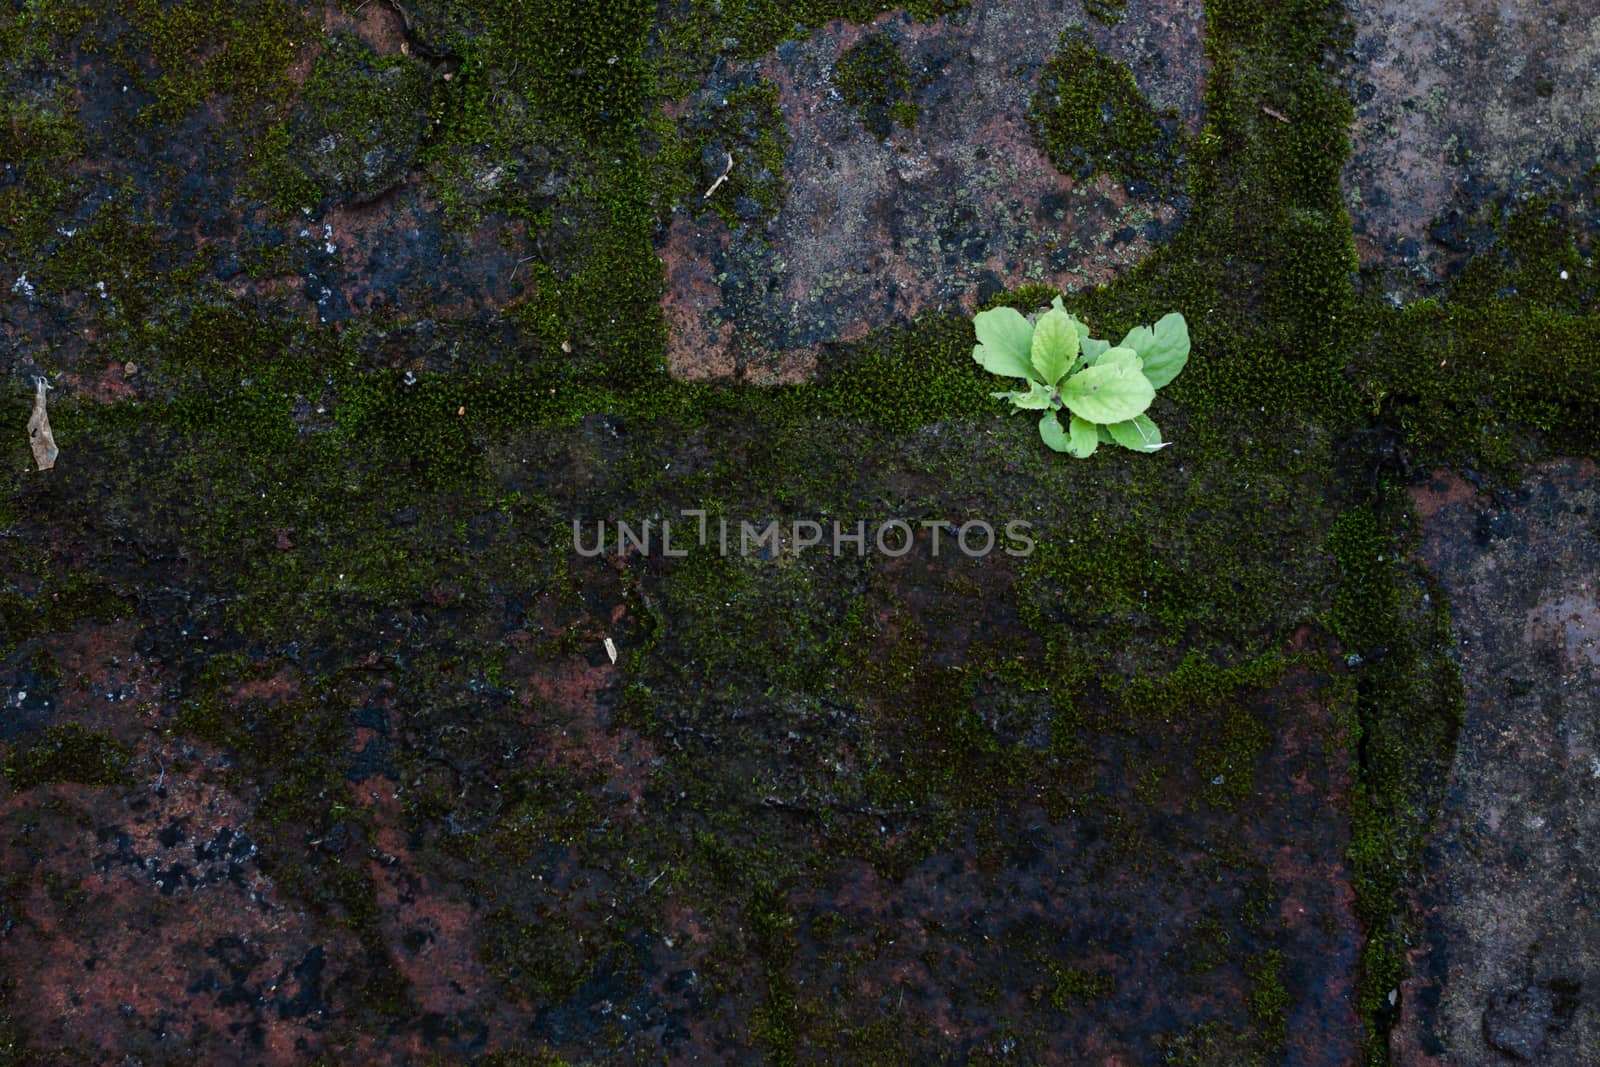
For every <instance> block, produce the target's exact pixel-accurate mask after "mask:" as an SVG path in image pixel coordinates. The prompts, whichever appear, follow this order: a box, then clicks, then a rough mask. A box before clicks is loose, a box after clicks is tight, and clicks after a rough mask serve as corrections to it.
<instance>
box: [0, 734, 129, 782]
mask: <svg viewBox="0 0 1600 1067" xmlns="http://www.w3.org/2000/svg"><path fill="white" fill-rule="evenodd" d="M127 767H128V748H127V746H126V745H124V744H122V743H121V742H120V741H117V740H116V739H115V738H113V737H112V736H111V735H110V734H107V733H105V732H104V731H102V730H91V729H89V728H87V727H85V726H83V725H81V724H79V723H75V722H72V723H66V724H64V725H61V726H51V727H47V728H46V729H45V731H44V732H43V733H42V734H40V735H39V737H38V739H37V740H35V741H34V742H33V743H32V744H31V745H29V746H28V747H27V748H25V749H23V750H21V751H20V752H15V753H12V755H11V756H10V758H8V759H7V760H6V762H5V776H6V781H7V782H9V783H10V785H11V788H12V789H16V790H22V789H32V788H33V787H34V786H37V785H44V784H45V783H48V782H80V783H82V784H83V785H93V786H113V785H123V784H125V783H126V782H127V779H128V774H127Z"/></svg>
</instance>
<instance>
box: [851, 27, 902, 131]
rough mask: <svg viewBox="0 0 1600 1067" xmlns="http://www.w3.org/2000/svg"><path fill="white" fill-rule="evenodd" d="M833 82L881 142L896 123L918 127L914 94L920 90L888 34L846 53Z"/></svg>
mask: <svg viewBox="0 0 1600 1067" xmlns="http://www.w3.org/2000/svg"><path fill="white" fill-rule="evenodd" d="M833 80H834V84H836V85H837V86H838V87H839V95H840V96H841V97H843V98H844V102H845V103H846V104H847V105H849V106H850V107H852V108H854V109H855V111H856V113H857V114H859V115H860V116H861V124H862V125H863V126H865V127H866V128H867V130H868V132H870V133H871V134H872V135H873V136H874V137H876V138H877V139H878V140H880V141H882V140H884V139H885V138H887V137H888V136H889V134H890V132H891V131H892V130H893V128H894V126H895V124H896V123H899V124H901V125H904V126H907V127H910V126H914V125H916V116H917V104H916V100H915V98H914V94H915V93H916V91H917V90H918V89H919V88H920V86H919V85H918V84H917V83H916V82H915V81H914V80H913V78H912V75H911V67H910V66H909V65H908V64H907V63H906V61H905V57H904V56H902V55H901V54H900V48H899V45H897V44H896V43H895V40H894V38H893V37H891V36H890V35H889V34H888V33H887V32H883V31H879V32H877V33H870V34H867V35H866V36H865V37H863V38H861V40H859V41H857V42H856V43H855V44H853V45H851V46H850V47H849V48H848V49H846V50H845V52H844V54H842V55H841V56H840V57H839V61H838V63H837V65H836V66H835V67H834V75H833Z"/></svg>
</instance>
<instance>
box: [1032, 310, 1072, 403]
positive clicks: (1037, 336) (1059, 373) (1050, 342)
mask: <svg viewBox="0 0 1600 1067" xmlns="http://www.w3.org/2000/svg"><path fill="white" fill-rule="evenodd" d="M1032 358H1033V369H1034V370H1035V371H1037V372H1038V377H1039V378H1040V380H1042V381H1043V382H1044V383H1045V384H1046V385H1055V384H1056V383H1057V382H1059V381H1061V379H1063V378H1065V377H1066V376H1067V372H1068V371H1070V370H1071V369H1072V365H1073V364H1074V363H1076V362H1077V361H1078V330H1077V328H1076V327H1075V326H1073V325H1072V316H1071V315H1068V314H1067V313H1066V312H1065V311H1062V310H1061V309H1060V308H1051V309H1050V310H1049V311H1046V312H1045V313H1044V314H1043V315H1041V316H1039V321H1038V322H1037V323H1035V324H1034V327H1033V348H1032Z"/></svg>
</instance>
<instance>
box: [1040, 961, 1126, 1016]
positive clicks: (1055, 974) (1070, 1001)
mask: <svg viewBox="0 0 1600 1067" xmlns="http://www.w3.org/2000/svg"><path fill="white" fill-rule="evenodd" d="M1049 972H1050V978H1051V980H1052V981H1053V982H1054V985H1053V986H1052V987H1051V989H1050V1006H1051V1007H1053V1008H1055V1009H1056V1010H1057V1011H1069V1010H1071V1009H1072V1007H1073V1006H1074V1005H1075V1004H1078V1003H1081V1002H1083V1001H1089V1000H1098V999H1100V998H1101V997H1108V996H1110V995H1111V994H1112V993H1114V992H1116V988H1117V986H1116V981H1115V980H1114V979H1113V978H1112V977H1111V976H1110V975H1108V974H1101V973H1098V972H1090V971H1080V970H1078V969H1077V968H1075V967H1063V966H1061V965H1060V964H1058V963H1054V962H1052V963H1051V964H1050V965H1049Z"/></svg>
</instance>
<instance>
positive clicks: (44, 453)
mask: <svg viewBox="0 0 1600 1067" xmlns="http://www.w3.org/2000/svg"><path fill="white" fill-rule="evenodd" d="M33 383H34V393H33V414H32V415H30V416H29V417H28V444H30V445H31V446H33V461H34V462H35V463H37V464H38V465H39V469H40V470H42V471H47V470H49V469H50V468H51V467H54V466H55V465H56V457H57V456H59V455H60V454H61V450H60V449H58V448H57V447H56V439H55V437H54V436H53V435H52V434H51V433H50V416H49V415H48V414H47V413H46V412H45V409H44V396H45V393H47V392H49V391H50V382H49V381H48V380H47V379H46V378H44V377H43V376H40V377H38V378H35V379H34V380H33Z"/></svg>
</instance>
